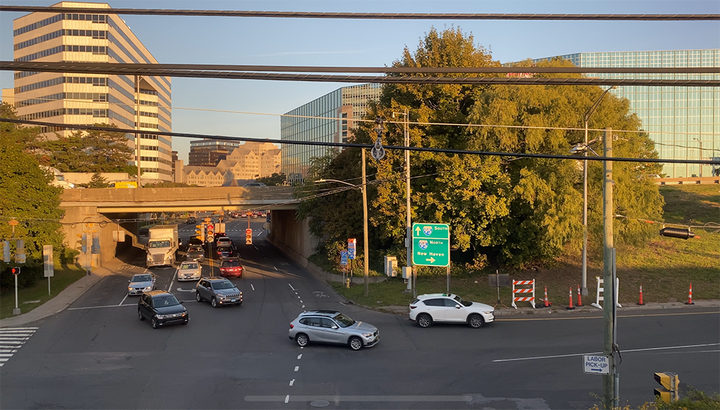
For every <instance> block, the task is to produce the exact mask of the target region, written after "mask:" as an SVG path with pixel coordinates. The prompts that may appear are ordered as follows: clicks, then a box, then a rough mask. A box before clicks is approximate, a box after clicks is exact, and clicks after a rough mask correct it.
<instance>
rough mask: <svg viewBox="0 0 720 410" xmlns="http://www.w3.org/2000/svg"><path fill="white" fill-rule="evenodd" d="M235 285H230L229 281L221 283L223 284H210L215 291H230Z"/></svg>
mask: <svg viewBox="0 0 720 410" xmlns="http://www.w3.org/2000/svg"><path fill="white" fill-rule="evenodd" d="M234 287H235V285H233V284H232V282H230V281H229V280H226V281H223V282H215V283H213V284H212V288H213V289H216V290H222V289H232V288H234Z"/></svg>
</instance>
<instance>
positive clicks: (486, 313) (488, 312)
mask: <svg viewBox="0 0 720 410" xmlns="http://www.w3.org/2000/svg"><path fill="white" fill-rule="evenodd" d="M483 314H485V315H492V314H493V311H492V310H490V311H487V312H483Z"/></svg>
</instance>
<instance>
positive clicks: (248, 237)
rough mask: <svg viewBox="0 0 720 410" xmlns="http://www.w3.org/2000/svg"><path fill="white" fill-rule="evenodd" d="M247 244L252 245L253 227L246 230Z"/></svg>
mask: <svg viewBox="0 0 720 410" xmlns="http://www.w3.org/2000/svg"><path fill="white" fill-rule="evenodd" d="M245 245H252V229H249V228H248V229H246V230H245Z"/></svg>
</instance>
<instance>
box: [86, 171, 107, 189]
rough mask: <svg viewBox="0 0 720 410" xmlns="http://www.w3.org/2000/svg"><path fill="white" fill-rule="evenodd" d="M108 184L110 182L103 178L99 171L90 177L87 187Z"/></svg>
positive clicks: (98, 186)
mask: <svg viewBox="0 0 720 410" xmlns="http://www.w3.org/2000/svg"><path fill="white" fill-rule="evenodd" d="M109 186H110V184H108V182H107V180H106V179H105V178H103V176H102V175H100V173H99V172H96V173H94V174H93V176H92V178H90V182H89V183H88V184H87V187H88V188H107V187H109Z"/></svg>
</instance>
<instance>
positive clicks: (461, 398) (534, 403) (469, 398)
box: [245, 394, 549, 409]
mask: <svg viewBox="0 0 720 410" xmlns="http://www.w3.org/2000/svg"><path fill="white" fill-rule="evenodd" d="M293 397H294V399H292V401H293V402H296V403H297V402H312V401H316V400H324V401H329V402H331V403H347V402H364V403H372V402H386V403H387V402H396V403H402V402H434V403H442V402H453V403H472V402H473V395H470V394H465V395H456V396H451V395H448V396H439V395H438V396H430V395H427V396H420V395H416V396H410V395H408V396H340V395H337V396H298V395H295V396H293ZM481 399H482V400H483V402H485V401H486V400H487V401H500V400H503V401H514V402H515V403H517V408H533V409H549V407H547V405H546V404H545V400H544V399H532V398H530V399H516V398H506V397H502V398H500V397H498V398H495V397H484V396H481ZM281 400H283V396H245V401H247V402H268V403H270V402H278V401H281ZM289 401H290V395H289V394H288V395H287V396H285V403H287V402H289ZM520 403H524V404H530V406H529V407H528V406H521V405H520Z"/></svg>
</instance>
